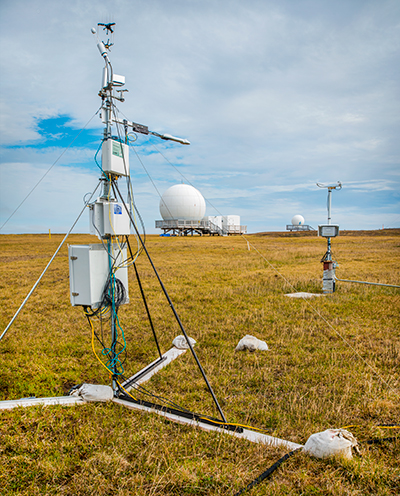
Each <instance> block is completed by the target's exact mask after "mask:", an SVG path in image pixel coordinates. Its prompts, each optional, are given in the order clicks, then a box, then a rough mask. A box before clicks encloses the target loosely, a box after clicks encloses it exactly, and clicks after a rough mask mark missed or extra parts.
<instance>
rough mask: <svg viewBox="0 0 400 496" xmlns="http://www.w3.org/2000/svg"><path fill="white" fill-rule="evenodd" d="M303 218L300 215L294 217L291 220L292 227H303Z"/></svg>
mask: <svg viewBox="0 0 400 496" xmlns="http://www.w3.org/2000/svg"><path fill="white" fill-rule="evenodd" d="M304 222H305V221H304V217H303V216H302V215H295V216H294V217H293V218H292V226H304Z"/></svg>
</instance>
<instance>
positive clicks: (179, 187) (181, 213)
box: [160, 184, 206, 220]
mask: <svg viewBox="0 0 400 496" xmlns="http://www.w3.org/2000/svg"><path fill="white" fill-rule="evenodd" d="M205 213H206V202H205V200H204V197H203V195H202V194H201V193H200V191H198V190H197V189H196V188H193V186H190V185H189V184H175V186H171V187H170V188H169V189H167V191H166V192H165V193H164V194H163V195H162V198H161V200H160V214H161V216H162V218H163V219H164V220H172V219H181V220H201V219H202V218H203V217H204V214H205Z"/></svg>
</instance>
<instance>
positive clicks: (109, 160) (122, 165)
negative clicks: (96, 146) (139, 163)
mask: <svg viewBox="0 0 400 496" xmlns="http://www.w3.org/2000/svg"><path fill="white" fill-rule="evenodd" d="M101 167H102V169H103V171H104V172H109V173H111V174H116V175H117V176H129V146H128V145H126V144H125V143H121V142H120V141H116V140H113V139H111V138H110V139H107V140H105V141H103V144H102V146H101Z"/></svg>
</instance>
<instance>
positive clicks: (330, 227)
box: [318, 224, 339, 238]
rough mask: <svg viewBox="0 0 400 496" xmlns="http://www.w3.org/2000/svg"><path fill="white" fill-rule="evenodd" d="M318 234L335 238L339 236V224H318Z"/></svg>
mask: <svg viewBox="0 0 400 496" xmlns="http://www.w3.org/2000/svg"><path fill="white" fill-rule="evenodd" d="M318 236H322V237H324V238H336V236H339V226H338V225H337V224H321V225H319V226H318Z"/></svg>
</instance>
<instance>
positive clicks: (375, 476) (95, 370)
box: [0, 230, 400, 496]
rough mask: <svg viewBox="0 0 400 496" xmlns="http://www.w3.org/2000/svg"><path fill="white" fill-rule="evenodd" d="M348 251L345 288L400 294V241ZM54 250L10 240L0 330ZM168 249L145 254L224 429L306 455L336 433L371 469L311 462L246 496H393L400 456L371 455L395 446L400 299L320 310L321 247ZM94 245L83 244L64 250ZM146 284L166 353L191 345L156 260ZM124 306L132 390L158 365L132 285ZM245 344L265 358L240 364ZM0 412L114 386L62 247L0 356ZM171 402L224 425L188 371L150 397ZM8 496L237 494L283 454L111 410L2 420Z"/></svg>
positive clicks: (290, 242)
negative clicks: (257, 432)
mask: <svg viewBox="0 0 400 496" xmlns="http://www.w3.org/2000/svg"><path fill="white" fill-rule="evenodd" d="M355 234H358V233H353V234H351V233H350V234H348V235H346V236H342V237H339V238H337V239H335V240H334V242H333V251H334V255H335V258H336V259H337V261H338V262H339V265H340V267H339V269H338V270H337V276H338V277H339V278H343V279H357V280H370V281H374V282H385V283H388V284H399V276H398V274H399V270H398V267H399V258H400V257H399V247H400V232H398V231H393V230H391V231H385V232H378V234H379V235H378V236H370V235H368V233H366V234H365V235H364V236H359V235H355ZM61 239H62V236H61V235H52V238H51V240H50V239H48V236H45V235H24V236H22V235H21V236H16V235H15V236H13V235H4V236H0V249H1V252H0V257H1V262H2V264H1V279H0V286H1V319H0V329H1V330H3V329H4V328H5V327H6V325H7V324H8V322H9V320H10V319H11V318H12V316H13V315H14V313H15V311H16V310H17V308H18V307H19V305H20V304H21V302H22V301H23V299H24V298H25V296H26V294H27V293H28V292H29V290H30V288H31V287H32V285H33V284H34V282H35V281H36V280H37V278H38V277H39V275H40V274H41V272H42V270H43V269H44V267H45V265H46V264H47V262H48V260H49V259H50V257H51V255H52V254H53V253H54V251H55V250H56V248H57V246H58V244H59V243H60V241H61ZM246 239H247V240H248V241H249V243H250V244H251V250H250V251H249V250H248V245H247V242H246V240H245V239H243V238H240V237H238V238H217V237H215V238H208V237H207V238H206V237H204V238H199V237H183V238H160V237H158V236H149V237H148V239H147V246H148V250H149V252H150V254H151V256H152V258H153V261H154V263H155V265H156V267H157V269H158V271H159V274H160V276H161V278H162V280H163V282H164V284H165V286H166V287H167V289H168V291H169V294H170V296H171V299H172V301H173V302H174V304H175V306H176V309H177V311H178V313H179V315H180V317H181V320H182V322H183V324H184V326H185V328H186V330H187V332H188V334H189V335H190V336H192V337H194V338H195V339H196V340H197V342H198V344H197V348H196V349H197V353H198V356H199V358H200V360H201V362H202V364H203V367H204V369H205V371H206V373H207V375H208V377H209V379H210V382H211V383H212V385H213V388H214V390H215V393H216V396H217V398H218V399H219V401H220V404H221V406H222V409H223V411H224V413H225V415H226V417H227V418H228V420H229V421H231V422H238V423H241V424H250V425H253V426H255V427H259V428H262V429H264V430H265V432H267V433H269V434H272V435H274V436H278V437H281V438H284V439H288V440H291V441H295V442H299V443H302V444H303V443H304V442H305V441H306V440H307V438H308V436H309V435H310V434H312V433H314V432H319V431H321V430H325V429H327V428H330V427H342V426H347V425H355V426H356V427H353V428H350V429H349V430H351V431H352V432H353V433H354V434H355V435H356V437H357V438H358V439H359V441H360V442H361V443H362V454H363V456H362V457H361V458H354V459H353V460H351V461H347V462H346V461H344V460H342V459H329V460H317V459H313V458H311V457H308V456H306V455H304V454H302V453H300V454H297V455H295V456H294V457H292V458H291V459H290V460H288V461H287V462H286V463H285V464H284V465H282V467H281V468H280V469H279V470H278V471H277V472H275V473H274V474H273V476H272V477H271V478H270V479H268V480H267V481H265V482H263V483H261V484H260V485H258V486H257V487H255V488H254V489H253V490H252V491H251V493H250V494H253V495H266V494H269V495H281V494H282V495H283V494H302V495H311V494H324V495H325V494H334V495H342V494H343V495H354V496H355V495H361V494H379V495H394V494H399V493H400V470H399V467H398V465H399V459H400V457H399V454H400V444H399V441H396V442H386V443H382V444H376V445H367V444H366V443H365V441H367V440H368V439H371V438H377V437H380V438H382V437H388V436H393V435H395V434H396V433H397V432H398V430H394V429H393V430H388V429H382V428H379V427H377V425H382V424H388V423H393V424H399V423H400V422H399V419H400V415H399V414H400V406H399V391H400V382H399V365H400V326H399V309H400V293H399V290H398V289H394V288H387V287H379V288H378V287H374V286H366V285H355V284H349V283H338V287H337V292H336V293H335V294H334V295H330V296H324V297H320V298H317V299H314V300H309V301H303V300H292V299H290V298H287V297H285V296H284V295H285V293H288V292H294V291H295V290H296V291H308V292H321V285H322V281H321V278H322V267H321V264H320V263H319V260H320V258H321V257H322V255H323V254H324V251H325V248H326V246H325V241H324V240H323V239H321V238H316V237H314V236H297V235H293V236H280V235H268V236H261V235H251V236H250V235H249V236H247V237H246ZM93 242H97V239H96V238H93V237H91V236H88V235H72V236H71V237H70V239H69V243H70V244H83V243H93ZM138 269H139V271H140V274H141V278H142V282H143V285H144V288H145V291H146V295H147V297H148V300H149V305H150V308H151V312H152V316H153V319H154V322H155V325H156V330H157V333H158V335H159V337H160V342H161V346H162V349H163V350H164V351H165V350H166V349H168V348H169V347H170V345H171V341H172V339H173V338H174V337H175V336H176V335H177V334H179V333H180V331H179V328H178V327H177V325H176V322H175V321H174V319H173V315H172V313H171V310H170V308H169V306H168V304H167V303H166V301H165V298H164V297H163V295H162V293H161V291H160V288H159V286H158V283H157V281H156V279H155V277H154V275H153V273H152V271H151V268H150V266H149V264H148V262H147V260H146V257H145V255H142V256H141V257H140V259H139V261H138ZM129 277H130V299H131V303H130V304H129V305H125V306H124V307H122V308H121V310H120V321H121V324H122V327H123V328H124V331H125V334H126V338H127V342H128V355H127V359H126V363H125V369H126V375H127V376H130V375H131V374H133V373H134V372H136V371H137V370H139V369H140V368H141V367H142V366H144V365H146V364H147V363H149V362H150V361H152V360H153V359H154V358H156V356H157V354H156V348H155V345H154V343H153V339H152V335H151V330H150V327H149V325H148V323H147V320H146V315H145V310H144V307H143V304H142V302H141V300H140V294H139V292H138V289H137V284H136V281H135V280H134V271H133V270H131V271H130V275H129ZM245 334H252V335H255V336H257V337H259V338H261V339H263V340H265V341H266V342H267V343H268V345H269V347H270V351H268V352H264V353H235V352H234V348H235V346H236V344H237V342H238V341H239V339H240V338H241V337H243V336H244V335H245ZM0 363H1V370H0V399H1V400H6V399H16V398H20V397H27V396H33V395H34V396H36V397H44V396H55V395H63V394H65V393H66V392H67V391H68V390H69V389H70V387H71V386H73V385H75V384H79V383H81V382H89V383H103V384H104V383H107V382H108V377H107V373H104V372H105V371H104V369H103V367H102V366H101V365H100V364H99V363H98V362H97V360H96V358H95V357H94V356H93V353H92V351H91V333H90V328H89V326H88V324H87V321H86V319H85V318H84V316H83V312H82V311H81V309H80V308H73V307H71V306H70V303H69V280H68V258H67V247H66V246H65V247H63V248H62V250H61V251H60V253H59V255H58V256H57V257H56V259H55V261H54V262H53V264H52V266H51V268H50V269H49V271H48V273H47V274H46V275H45V277H44V278H43V280H42V282H41V283H40V285H39V287H38V288H37V290H36V292H35V293H34V295H33V296H32V297H31V299H30V300H29V302H28V303H27V305H26V307H25V309H24V310H23V312H22V313H21V314H20V316H19V317H18V319H17V320H16V321H15V323H14V325H13V327H12V328H11V329H10V331H9V332H8V334H7V335H6V337H5V338H4V339H3V340H2V341H1V342H0ZM146 387H148V388H149V389H150V390H151V391H152V392H153V393H157V394H161V395H162V396H165V397H168V398H170V399H172V400H174V401H175V402H177V403H179V404H181V405H183V406H185V407H187V408H190V409H192V410H194V411H197V412H201V413H204V414H210V415H216V410H215V408H214V406H213V403H212V400H211V398H210V396H209V394H208V392H207V390H206V387H205V385H204V382H203V381H202V378H201V376H200V374H199V372H198V370H197V369H196V366H195V363H194V361H193V359H192V357H191V356H190V355H189V354H188V353H187V354H186V355H184V356H183V357H180V358H179V359H177V360H176V361H175V362H173V363H172V364H171V365H170V366H168V367H167V368H166V369H164V370H163V371H162V372H160V373H159V374H157V375H156V376H155V377H154V378H153V379H152V380H151V381H150V382H149V383H148V384H147V386H146ZM1 418H2V422H1V425H2V427H1V440H0V494H21V495H22V494H24V495H36V494H40V495H42V494H49V495H50V494H77V495H86V494H88V495H89V494H98V495H111V494H113V495H114V494H117V495H131V494H134V495H136V494H137V495H184V494H192V495H225V494H234V493H235V491H238V490H239V489H240V488H242V487H243V486H245V485H246V484H247V483H249V482H251V481H252V480H253V479H254V478H255V477H256V476H257V475H259V473H261V472H262V471H264V470H265V469H266V468H267V467H268V466H269V465H271V464H272V463H274V462H275V461H276V460H277V459H278V458H280V457H281V456H282V455H283V454H284V453H285V450H284V449H283V448H271V447H266V446H260V445H254V444H252V443H249V442H245V441H241V440H238V439H235V438H232V437H230V436H226V435H215V434H212V433H206V432H201V431H198V430H195V429H191V428H187V427H183V426H179V425H176V424H171V423H168V422H166V421H164V420H163V419H161V418H159V417H157V416H155V415H148V414H140V413H137V412H133V411H130V410H126V409H124V408H123V407H120V406H117V405H115V404H87V405H84V406H79V407H45V408H27V409H17V410H13V411H7V412H6V411H3V412H1Z"/></svg>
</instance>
